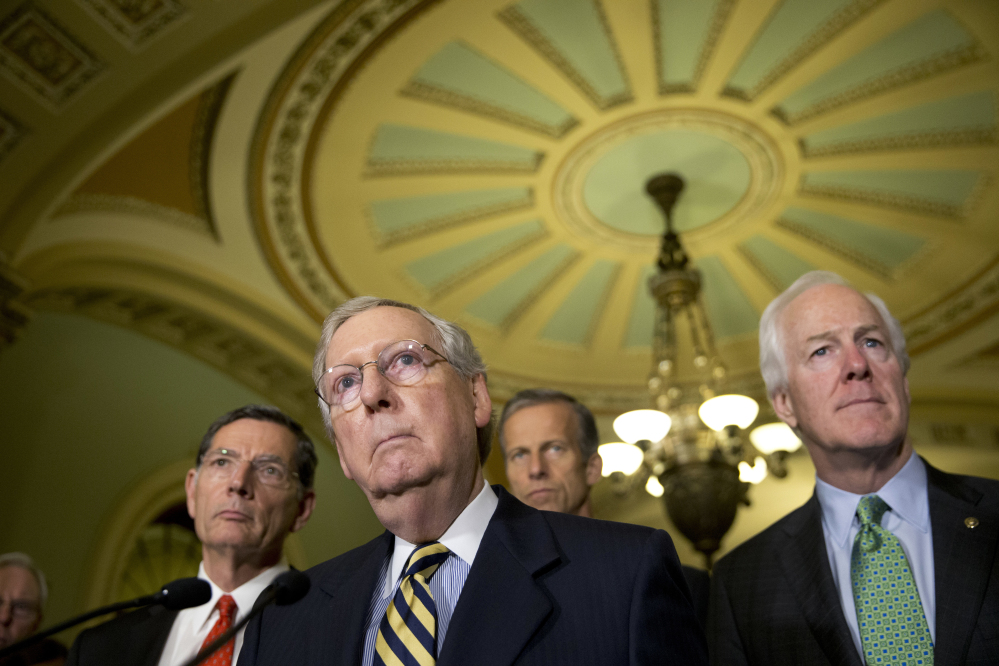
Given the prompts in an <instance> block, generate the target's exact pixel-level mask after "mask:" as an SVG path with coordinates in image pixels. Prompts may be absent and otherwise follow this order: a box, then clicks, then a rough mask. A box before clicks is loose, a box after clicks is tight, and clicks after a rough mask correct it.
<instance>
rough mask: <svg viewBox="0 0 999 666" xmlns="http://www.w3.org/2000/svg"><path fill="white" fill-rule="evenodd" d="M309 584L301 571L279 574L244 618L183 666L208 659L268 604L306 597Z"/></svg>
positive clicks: (195, 664)
mask: <svg viewBox="0 0 999 666" xmlns="http://www.w3.org/2000/svg"><path fill="white" fill-rule="evenodd" d="M311 584H312V583H311V581H310V580H309V577H308V576H306V575H305V574H304V573H302V572H301V571H296V570H294V569H290V570H288V571H285V572H284V573H283V574H280V575H279V576H278V577H277V578H275V579H274V582H273V583H271V584H270V585H268V586H267V587H265V588H264V591H263V592H261V593H260V596H259V597H257V600H256V601H255V602H253V608H252V609H250V612H249V613H247V614H246V617H244V618H243V619H242V620H240V621H239V622H237V623H236V624H234V625H232V626H231V627H229V628H228V629H227V630H226V632H225V633H224V634H222V635H221V636H219V637H218V638H217V639H215V640H214V641H213V642H212V644H211V645H209V646H207V647H206V648H205V649H203V650H202V651H201V652H199V653H198V654H197V655H195V656H194V657H193V658H192V659H191V660H190V661H188V662H186V663H185V664H184V666H197V665H198V664H200V663H201V662H203V661H204V660H205V659H208V658H209V657H210V656H212V655H213V654H214V653H215V651H216V650H218V649H219V648H221V647H222V646H223V645H225V644H226V643H228V642H229V640H230V639H231V638H232V637H233V636H235V635H236V634H237V633H238V632H239V630H240V629H242V628H243V627H245V626H246V625H247V624H248V623H249V622H250V620H252V619H253V618H255V617H256V616H258V615H260V614H261V613H262V612H263V611H264V608H265V607H266V606H267V605H268V604H271V603H276V604H277V605H278V606H288V605H290V604H293V603H295V602H296V601H298V600H299V599H301V598H302V597H304V596H305V595H306V593H307V592H308V591H309V586H310V585H311Z"/></svg>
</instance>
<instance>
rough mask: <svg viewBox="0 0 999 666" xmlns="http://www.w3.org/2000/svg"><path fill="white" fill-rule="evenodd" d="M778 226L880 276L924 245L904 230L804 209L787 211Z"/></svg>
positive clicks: (922, 240)
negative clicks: (875, 271)
mask: <svg viewBox="0 0 999 666" xmlns="http://www.w3.org/2000/svg"><path fill="white" fill-rule="evenodd" d="M778 224H780V226H782V227H784V228H787V229H790V230H791V231H794V232H796V233H799V234H801V235H803V236H805V237H807V238H809V239H811V240H813V241H815V242H817V243H820V244H821V245H824V246H826V247H828V248H829V249H832V250H833V251H836V252H838V253H840V254H842V255H844V256H846V257H847V258H850V259H853V260H855V261H858V262H860V263H861V264H863V265H865V266H867V267H869V268H872V269H874V270H878V271H879V272H881V273H883V274H890V273H891V271H892V269H894V268H897V267H898V266H899V265H901V264H902V263H904V262H905V261H907V260H908V259H910V258H912V256H913V255H915V254H916V253H917V252H919V250H921V249H922V248H923V246H924V245H925V243H926V241H925V239H923V238H920V237H919V236H915V235H913V234H909V233H906V232H904V231H897V230H894V229H887V228H884V227H876V226H874V225H871V224H866V223H864V222H858V221H856V220H849V219H846V218H843V217H837V216H835V215H827V214H825V213H819V212H817V211H814V210H807V209H804V208H788V209H787V210H785V211H784V214H783V215H782V216H781V219H780V220H779V222H778Z"/></svg>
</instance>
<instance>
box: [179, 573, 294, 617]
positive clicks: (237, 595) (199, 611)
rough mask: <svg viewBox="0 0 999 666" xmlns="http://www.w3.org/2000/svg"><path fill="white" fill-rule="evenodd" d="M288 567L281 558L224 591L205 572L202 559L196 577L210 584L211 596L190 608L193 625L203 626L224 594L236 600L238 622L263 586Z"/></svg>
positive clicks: (262, 589)
mask: <svg viewBox="0 0 999 666" xmlns="http://www.w3.org/2000/svg"><path fill="white" fill-rule="evenodd" d="M290 568H291V567H289V566H288V562H287V561H286V560H285V559H284V558H282V559H281V561H280V562H279V563H277V564H275V565H274V566H272V567H271V568H270V569H265V570H264V571H263V572H261V573H260V574H257V576H256V577H255V578H251V579H250V580H248V581H246V582H245V583H243V584H242V585H240V586H239V587H237V588H236V589H235V590H233V591H232V592H225V591H224V590H223V589H222V588H221V587H219V586H218V585H216V584H215V582H214V581H212V579H211V578H209V577H208V574H207V573H205V563H204V561H202V562H201V565H200V566H199V567H198V578H201V579H202V580H206V581H208V584H209V585H211V586H212V598H211V601H209V602H208V603H207V604H202V605H200V606H197V607H196V608H192V609H191V610H192V611H194V613H193V617H192V619H193V621H194V626H195V627H199V628H200V627H204V625H205V623H207V622H208V620H209V619H210V618H211V616H212V613H213V612H214V611H215V604H217V603H218V601H219V599H221V598H222V595H224V594H228V595H230V596H231V597H232V598H233V601H235V602H236V609H237V610H236V621H237V622H238V621H239V620H240V619H241V618H242V617H243V616H244V615H246V614H247V613H249V612H250V609H251V608H253V602H255V601H256V600H257V597H259V596H260V593H261V592H263V591H264V588H265V587H267V586H268V585H270V584H271V583H272V582H273V581H274V579H275V578H277V577H278V576H279V575H280V574H283V573H284V572H285V571H288V569H290Z"/></svg>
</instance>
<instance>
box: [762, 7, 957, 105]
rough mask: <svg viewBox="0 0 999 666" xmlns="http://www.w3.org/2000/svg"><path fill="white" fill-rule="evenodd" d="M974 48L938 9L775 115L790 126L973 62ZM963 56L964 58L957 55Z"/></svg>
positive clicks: (837, 69)
mask: <svg viewBox="0 0 999 666" xmlns="http://www.w3.org/2000/svg"><path fill="white" fill-rule="evenodd" d="M976 45H977V42H976V41H975V38H974V37H972V36H971V35H970V34H969V33H968V31H967V30H965V29H964V27H963V26H962V25H961V24H960V23H958V22H957V20H956V19H954V17H953V16H951V15H950V14H949V13H948V12H946V11H944V10H942V9H938V10H935V11H932V12H929V13H927V14H925V15H923V16H921V17H920V18H918V19H916V20H915V21H913V22H911V23H909V24H908V25H906V26H904V27H902V28H900V29H899V30H897V31H895V32H894V33H892V34H890V35H888V36H887V37H885V38H884V39H882V40H881V41H880V42H878V43H876V44H873V45H872V46H869V47H868V48H866V49H864V50H863V51H861V52H860V53H858V54H856V55H854V56H853V57H851V58H850V59H848V60H846V61H845V62H843V63H842V64H840V65H838V66H837V67H835V68H833V69H831V70H829V71H828V72H826V73H825V74H823V75H821V76H819V77H818V78H816V79H815V80H814V81H812V82H811V83H809V84H808V85H806V86H804V87H803V88H801V89H799V90H798V91H796V92H794V93H793V94H791V95H790V96H789V97H788V98H787V99H785V100H784V101H783V102H781V104H780V106H779V107H778V108H777V109H775V111H776V113H777V114H778V115H779V116H781V117H783V118H785V119H786V120H788V121H790V122H794V121H796V120H799V119H801V118H805V117H809V116H811V115H815V114H816V113H820V112H821V111H824V110H827V109H829V108H832V107H834V106H839V105H840V104H843V103H845V102H847V101H849V100H851V99H857V98H859V97H863V96H866V95H869V94H873V93H875V92H879V91H880V90H886V89H889V88H893V87H896V86H898V85H901V84H902V83H906V82H908V81H912V80H915V79H917V78H922V77H924V76H929V75H931V74H934V73H936V72H938V71H940V70H943V69H947V68H949V67H953V66H955V65H957V64H960V63H961V62H962V61H968V60H971V59H973V57H972V54H973V52H974V49H975V47H976ZM961 53H967V54H968V55H967V57H965V58H963V59H962V58H961V57H956V56H955V54H961Z"/></svg>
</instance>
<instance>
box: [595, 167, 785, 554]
mask: <svg viewBox="0 0 999 666" xmlns="http://www.w3.org/2000/svg"><path fill="white" fill-rule="evenodd" d="M683 186H684V183H683V179H682V178H681V177H680V176H678V175H677V174H673V173H666V174H659V175H657V176H654V177H652V178H651V179H650V180H649V181H648V182H647V183H646V191H647V192H648V193H649V195H651V196H652V198H653V199H655V201H656V203H657V204H658V205H659V207H660V208H661V209H662V211H663V213H664V215H665V217H666V233H665V234H664V235H663V239H662V249H661V251H660V253H659V260H658V262H657V265H658V269H659V270H658V272H657V273H656V275H653V276H652V277H651V278H650V279H649V290H650V291H651V292H652V297H653V299H654V300H655V302H656V318H655V328H654V330H653V339H652V348H653V349H652V370H651V372H650V374H649V377H648V389H649V393H650V396H651V402H652V407H653V409H640V410H635V411H632V412H627V413H625V414H622V415H621V416H619V417H618V418H617V419H615V421H614V431H615V432H616V433H617V435H618V437H620V438H621V439H622V440H623V441H624V443H623V444H613V445H604V446H614V447H618V446H623V447H631V449H632V450H633V451H632V452H631V453H628V454H626V453H624V451H625V449H614V450H613V455H615V456H621V455H623V456H630V458H631V460H632V461H634V460H636V459H638V460H639V462H638V464H637V465H635V466H634V468H633V469H632V472H631V473H628V472H626V471H625V470H626V469H628V467H627V466H624V465H622V464H620V463H618V462H614V464H613V465H612V466H611V468H610V471H607V472H606V473H605V475H610V476H612V478H613V479H616V480H617V482H618V484H619V486H621V487H626V488H630V487H632V486H634V485H637V484H638V483H641V482H643V481H644V486H645V490H646V491H647V492H648V493H649V494H651V495H653V496H655V497H662V498H663V500H664V502H665V504H666V511H667V513H668V514H669V517H670V519H671V520H672V521H673V524H674V525H676V527H677V528H678V529H679V530H680V531H681V532H682V533H683V535H684V536H685V537H687V538H688V539H689V540H690V541H691V542H692V543H693V544H694V547H695V548H696V549H697V550H699V551H700V552H701V553H702V555H703V556H704V559H705V563H706V565H707V567H708V568H709V569H710V568H711V563H712V557H713V555H714V553H715V551H717V550H718V547H719V546H720V544H721V538H722V536H724V534H725V532H727V531H728V529H729V527H731V525H732V522H733V521H734V520H735V514H736V510H737V508H738V505H739V504H749V500H748V498H747V491H748V489H749V487H750V485H751V484H756V483H759V482H760V481H762V480H763V479H764V478H765V477H766V476H767V474H768V473H771V472H772V473H773V474H774V475H775V476H779V477H783V476H784V475H785V474H786V469H785V467H784V465H783V462H784V457H785V456H786V455H787V452H788V451H792V450H794V449H795V448H797V446H800V441H799V442H798V444H797V446H796V445H795V444H794V441H795V440H796V437H795V436H794V433H793V432H791V430H790V429H789V428H788V429H786V431H784V430H780V429H779V427H778V424H768V425H765V426H760V427H759V428H757V429H755V430H754V431H753V433H752V434H751V435H750V437H749V440H748V441H747V439H746V438H745V437H744V436H743V433H744V431H746V430H747V429H748V428H749V427H750V426H751V425H752V424H753V423H754V422H755V421H756V418H757V416H758V414H759V404H758V403H757V402H756V401H755V400H754V399H753V398H751V397H749V396H746V395H739V394H736V393H729V392H725V391H724V389H725V388H726V385H727V378H728V369H727V367H726V366H725V364H724V363H723V362H722V359H721V357H720V355H719V354H718V350H717V348H716V347H715V341H714V334H713V332H712V330H711V325H710V323H709V322H708V318H707V315H706V313H705V310H704V306H703V304H702V302H701V273H700V271H698V270H697V269H696V268H693V267H691V266H689V265H688V264H689V263H690V259H689V257H688V256H687V253H686V251H685V250H684V249H683V246H682V245H681V244H680V239H679V236H677V234H676V233H675V232H674V231H673V206H674V205H675V204H676V201H677V198H678V197H679V195H680V192H681V191H682V190H683ZM779 425H783V424H779ZM784 427H785V428H786V426H784ZM611 452H612V451H611V450H608V453H611ZM636 453H637V454H639V455H640V458H636ZM601 455H603V447H601ZM606 469H607V463H606V459H605V470H606ZM613 472H619V473H618V474H613ZM625 477H628V478H625Z"/></svg>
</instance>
